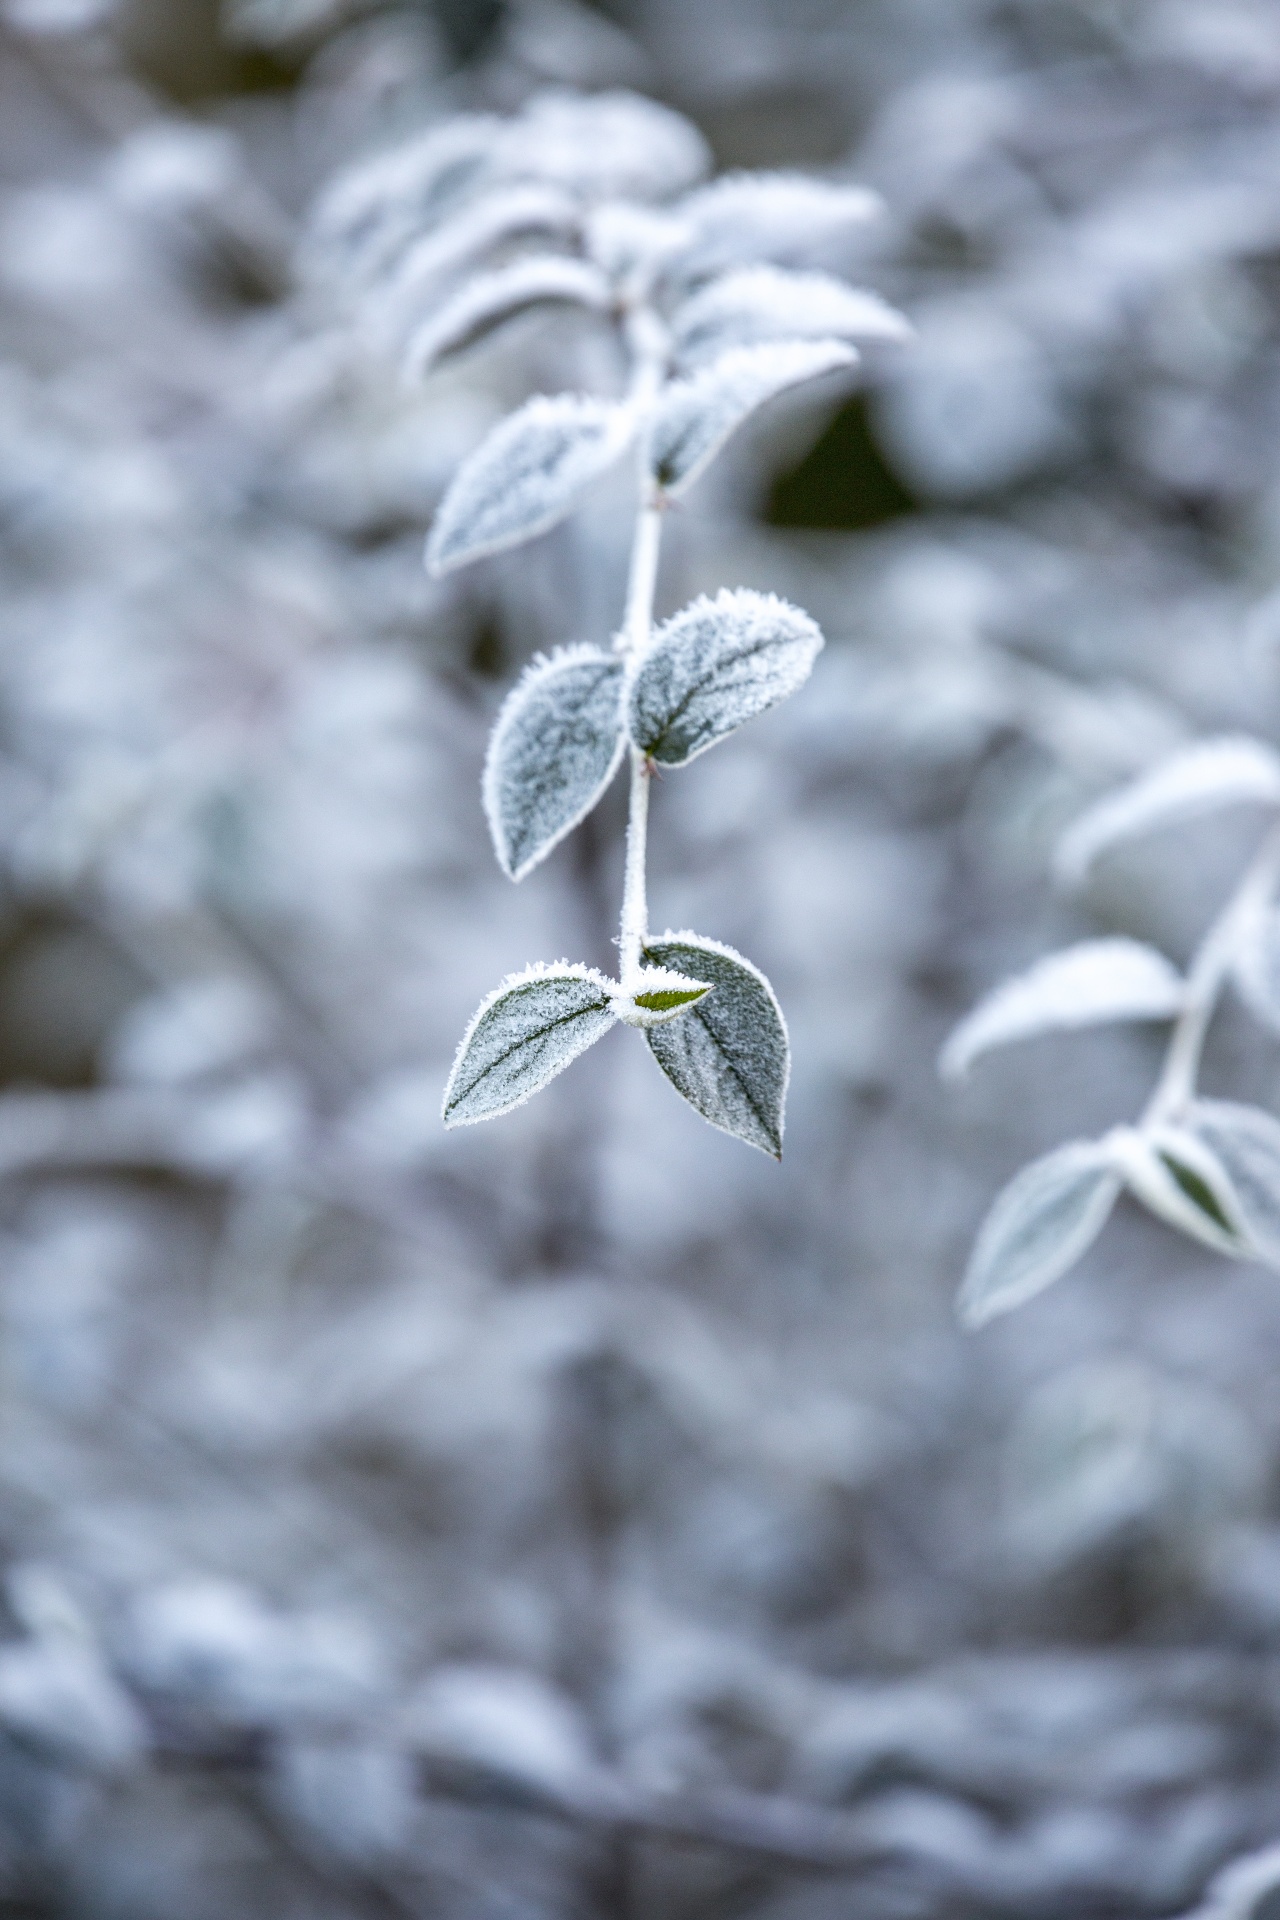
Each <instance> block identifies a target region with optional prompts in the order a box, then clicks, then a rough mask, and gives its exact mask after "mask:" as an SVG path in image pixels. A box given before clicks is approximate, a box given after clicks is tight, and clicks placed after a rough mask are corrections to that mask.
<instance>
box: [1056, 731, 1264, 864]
mask: <svg viewBox="0 0 1280 1920" xmlns="http://www.w3.org/2000/svg"><path fill="white" fill-rule="evenodd" d="M1245 801H1253V802H1255V803H1260V804H1262V805H1265V806H1273V807H1274V806H1280V755H1277V754H1275V753H1273V752H1272V750H1271V748H1270V747H1267V746H1264V745H1263V744H1262V742H1261V741H1260V740H1253V739H1251V738H1250V737H1249V736H1248V735H1247V734H1239V735H1236V734H1228V735H1224V736H1223V737H1222V738H1221V739H1218V740H1204V741H1200V742H1198V743H1197V744H1196V745H1195V746H1192V747H1187V748H1185V749H1184V750H1183V751H1182V752H1180V753H1175V754H1173V755H1171V757H1170V758H1169V759H1168V760H1165V761H1163V762H1162V763H1161V764H1160V765H1159V766H1158V767H1154V768H1153V769H1152V771H1151V772H1150V773H1144V774H1142V775H1141V776H1140V777H1139V778H1138V779H1137V780H1133V781H1131V782H1130V783H1129V784H1128V785H1127V786H1124V787H1121V788H1120V790H1119V792H1118V793H1112V794H1108V795H1107V797H1106V799H1104V800H1100V801H1098V803H1097V805H1096V806H1093V807H1090V808H1089V809H1088V811H1087V812H1086V813H1085V814H1083V815H1082V816H1081V818H1080V819H1079V820H1077V821H1076V822H1075V824H1074V825H1073V826H1072V827H1070V828H1069V829H1068V830H1067V832H1066V833H1065V834H1064V835H1063V837H1062V840H1061V841H1060V842H1059V845H1058V853H1057V862H1056V864H1057V868H1058V873H1059V875H1060V877H1061V878H1062V879H1063V880H1066V881H1070V882H1076V881H1080V880H1082V879H1083V878H1084V876H1085V875H1086V874H1087V873H1088V871H1089V868H1090V867H1091V866H1092V864H1093V862H1094V861H1095V860H1096V859H1097V857H1098V855H1099V854H1100V853H1102V852H1103V851H1104V850H1105V849H1106V848H1107V847H1110V846H1113V845H1114V844H1115V842H1116V841H1118V840H1128V839H1130V838H1132V836H1133V835H1134V834H1140V833H1148V832H1150V831H1152V830H1153V829H1154V828H1157V827H1169V826H1175V825H1176V824H1177V823H1178V822H1179V821H1181V820H1190V819H1193V818H1194V817H1195V816H1196V815H1197V814H1201V813H1208V812H1211V811H1212V810H1213V809H1214V808H1215V807H1229V806H1236V805H1239V804H1240V803H1241V802H1245Z"/></svg>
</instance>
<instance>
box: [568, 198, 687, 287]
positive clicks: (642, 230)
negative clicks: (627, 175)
mask: <svg viewBox="0 0 1280 1920" xmlns="http://www.w3.org/2000/svg"><path fill="white" fill-rule="evenodd" d="M583 232H584V238H585V243H586V249H587V252H588V254H589V255H590V257H591V258H592V259H593V260H594V261H595V262H596V264H597V265H598V266H600V267H602V268H603V269H604V271H605V272H606V273H607V274H608V275H609V276H610V278H611V279H615V280H618V279H622V278H623V277H624V276H628V277H634V278H636V279H639V280H640V281H641V282H644V281H646V280H647V279H648V278H649V277H650V276H651V275H652V274H653V273H654V272H655V271H656V269H657V268H658V267H660V266H661V265H662V263H663V262H664V261H665V260H668V259H669V258H670V257H671V255H672V254H674V253H677V252H679V250H680V249H681V248H682V247H686V246H688V244H689V242H690V240H691V239H692V238H693V235H692V232H691V230H690V229H689V227H688V226H687V225H686V224H685V222H684V221H683V220H677V219H675V218H674V216H673V215H671V214H669V213H665V212H664V211H663V210H662V209H661V208H656V207H638V206H636V204H635V203H634V201H631V200H606V201H605V202H604V203H603V205H601V206H598V207H593V208H592V209H591V212H590V213H589V214H588V215H587V218H586V221H585V223H584V229H583Z"/></svg>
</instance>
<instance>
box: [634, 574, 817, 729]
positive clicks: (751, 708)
mask: <svg viewBox="0 0 1280 1920" xmlns="http://www.w3.org/2000/svg"><path fill="white" fill-rule="evenodd" d="M821 648H822V635H821V634H820V633H819V631H818V629H817V627H816V626H815V625H814V623H813V621H812V620H811V619H810V618H809V616H808V614H807V613H801V611H800V609H799V608H798V607H793V606H789V605H788V604H787V602H786V601H785V600H779V599H778V597H777V596H776V594H772V593H753V592H751V591H750V590H749V589H747V588H739V589H737V590H736V591H733V592H730V591H727V590H726V591H722V592H720V593H718V594H717V595H716V597H715V599H714V600H709V599H707V598H706V597H705V596H704V597H703V598H701V599H698V600H695V601H694V602H693V604H692V606H688V607H686V608H685V609H684V611H683V612H681V613H677V614H676V615H675V616H674V617H673V618H672V619H670V620H668V621H667V622H666V624H665V625H664V626H662V627H660V628H659V629H658V632H657V635H656V637H655V639H654V642H653V645H652V646H651V647H650V649H649V651H648V652H647V653H646V654H645V655H644V657H643V659H642V660H641V662H640V664H639V666H638V667H637V668H636V671H635V678H634V680H633V681H632V684H631V691H630V694H629V696H628V701H627V724H628V727H629V728H630V731H631V738H632V739H633V740H634V741H635V744H636V745H637V746H638V747H639V748H640V750H641V752H643V753H646V754H648V756H649V757H650V759H653V760H657V761H659V762H660V763H661V764H662V765H663V766H666V767H679V766H683V765H684V764H685V762H686V761H688V760H692V759H693V758H694V757H695V755H697V754H699V753H703V752H705V751H706V749H707V748H708V747H710V746H714V744H715V742H716V741H717V740H722V739H723V738H724V736H725V735H726V734H729V733H732V732H733V731H734V729H735V728H737V727H740V726H742V725H743V723H744V722H745V721H747V720H752V719H754V718H755V716H756V715H757V714H760V713H767V712H768V710H769V708H770V707H776V706H777V704H778V702H779V701H780V700H785V699H786V698H787V695H788V694H791V693H794V692H795V691H796V689H797V687H801V686H803V685H804V683H805V681H806V680H807V679H808V677H809V672H810V669H811V668H812V666H813V663H814V661H815V660H816V659H817V657H818V654H819V652H820V651H821Z"/></svg>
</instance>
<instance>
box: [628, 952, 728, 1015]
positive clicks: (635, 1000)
mask: <svg viewBox="0 0 1280 1920" xmlns="http://www.w3.org/2000/svg"><path fill="white" fill-rule="evenodd" d="M710 992H712V987H711V983H710V982H709V981H707V980H696V979H692V978H691V977H690V976H689V975H688V974H687V973H677V972H676V971H675V970H674V969H673V968H671V967H656V966H646V967H645V968H644V970H643V973H642V976H641V984H640V986H638V987H636V988H634V989H633V990H632V992H631V993H629V994H619V996H618V1000H617V1007H618V1018H619V1019H620V1020H622V1021H624V1022H625V1023H626V1025H627V1026H629V1027H646V1028H647V1027H665V1026H668V1025H669V1024H670V1022H671V1021H672V1020H678V1019H679V1018H680V1017H681V1016H682V1015H683V1014H684V1013H686V1012H687V1011H688V1009H689V1008H690V1007H692V1006H696V1005H697V1003H698V1001H699V1000H705V998H706V996H707V995H708V994H709V993H710Z"/></svg>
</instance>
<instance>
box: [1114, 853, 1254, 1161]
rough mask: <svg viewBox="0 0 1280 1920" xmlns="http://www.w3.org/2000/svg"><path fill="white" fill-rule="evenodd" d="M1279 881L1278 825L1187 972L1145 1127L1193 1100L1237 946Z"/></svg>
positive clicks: (1173, 1115) (1172, 1117)
mask: <svg viewBox="0 0 1280 1920" xmlns="http://www.w3.org/2000/svg"><path fill="white" fill-rule="evenodd" d="M1277 878H1280V827H1273V828H1272V830H1271V832H1270V833H1269V834H1268V835H1267V837H1266V839H1265V840H1264V841H1263V843H1262V845H1261V847H1260V848H1259V850H1258V852H1257V854H1256V855H1255V856H1254V858H1253V860H1252V862H1251V863H1250V865H1249V867H1248V869H1247V871H1246V872H1245V875H1244V878H1243V879H1242V880H1241V882H1240V885H1239V886H1238V887H1237V888H1236V890H1235V892H1234V893H1233V894H1232V896H1231V898H1230V899H1229V900H1228V901H1227V904H1226V906H1225V907H1224V908H1223V909H1222V912H1221V913H1220V914H1219V915H1218V917H1217V919H1216V920H1215V921H1214V922H1213V925H1212V926H1211V927H1210V928H1209V931H1208V932H1207V933H1206V934H1205V936H1204V939H1203V940H1202V941H1201V942H1200V945H1199V947H1198V948H1197V950H1196V953H1195V955H1194V957H1193V959H1192V962H1191V966H1190V968H1189V969H1188V972H1187V997H1186V1000H1185V1002H1184V1004H1183V1008H1182V1012H1181V1013H1180V1014H1179V1016H1178V1019H1177V1022H1176V1024H1175V1026H1174V1029H1173V1033H1172V1035H1171V1036H1170V1039H1169V1050H1168V1052H1167V1053H1166V1054H1165V1058H1164V1067H1163V1069H1162V1071H1161V1074H1160V1079H1159V1081H1158V1083H1157V1085H1156V1089H1155V1092H1154V1093H1153V1094H1152V1096H1151V1098H1150V1100H1149V1101H1148V1102H1147V1106H1146V1111H1145V1112H1144V1113H1143V1116H1142V1125H1143V1126H1144V1127H1147V1126H1152V1125H1155V1124H1158V1123H1159V1122H1160V1121H1163V1120H1176V1119H1177V1118H1178V1117H1179V1115H1180V1114H1181V1113H1182V1111H1183V1110H1184V1108H1185V1107H1186V1106H1187V1105H1188V1104H1189V1102H1190V1101H1191V1100H1192V1099H1193V1098H1194V1097H1195V1091H1196V1079H1197V1076H1198V1075H1199V1072H1200V1056H1201V1054H1202V1052H1203V1051H1204V1043H1205V1037H1206V1035H1207V1034H1208V1031H1209V1023H1210V1022H1211V1020H1212V1019H1213V1016H1214V1013H1215V1011H1216V1010H1217V1005H1218V1001H1219V999H1220V998H1221V995H1222V989H1223V987H1224V986H1225V985H1226V982H1227V976H1228V974H1229V973H1230V971H1231V966H1232V962H1233V961H1234V959H1235V955H1236V951H1237V948H1238V946H1239V942H1240V936H1241V934H1242V932H1243V931H1244V929H1245V927H1246V926H1247V924H1248V922H1249V920H1250V919H1251V918H1252V916H1253V915H1254V914H1255V913H1257V912H1258V910H1259V909H1260V908H1261V907H1264V906H1265V905H1266V903H1267V901H1268V899H1269V898H1270V896H1271V893H1272V890H1273V889H1274V887H1275V884H1276V880H1277Z"/></svg>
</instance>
